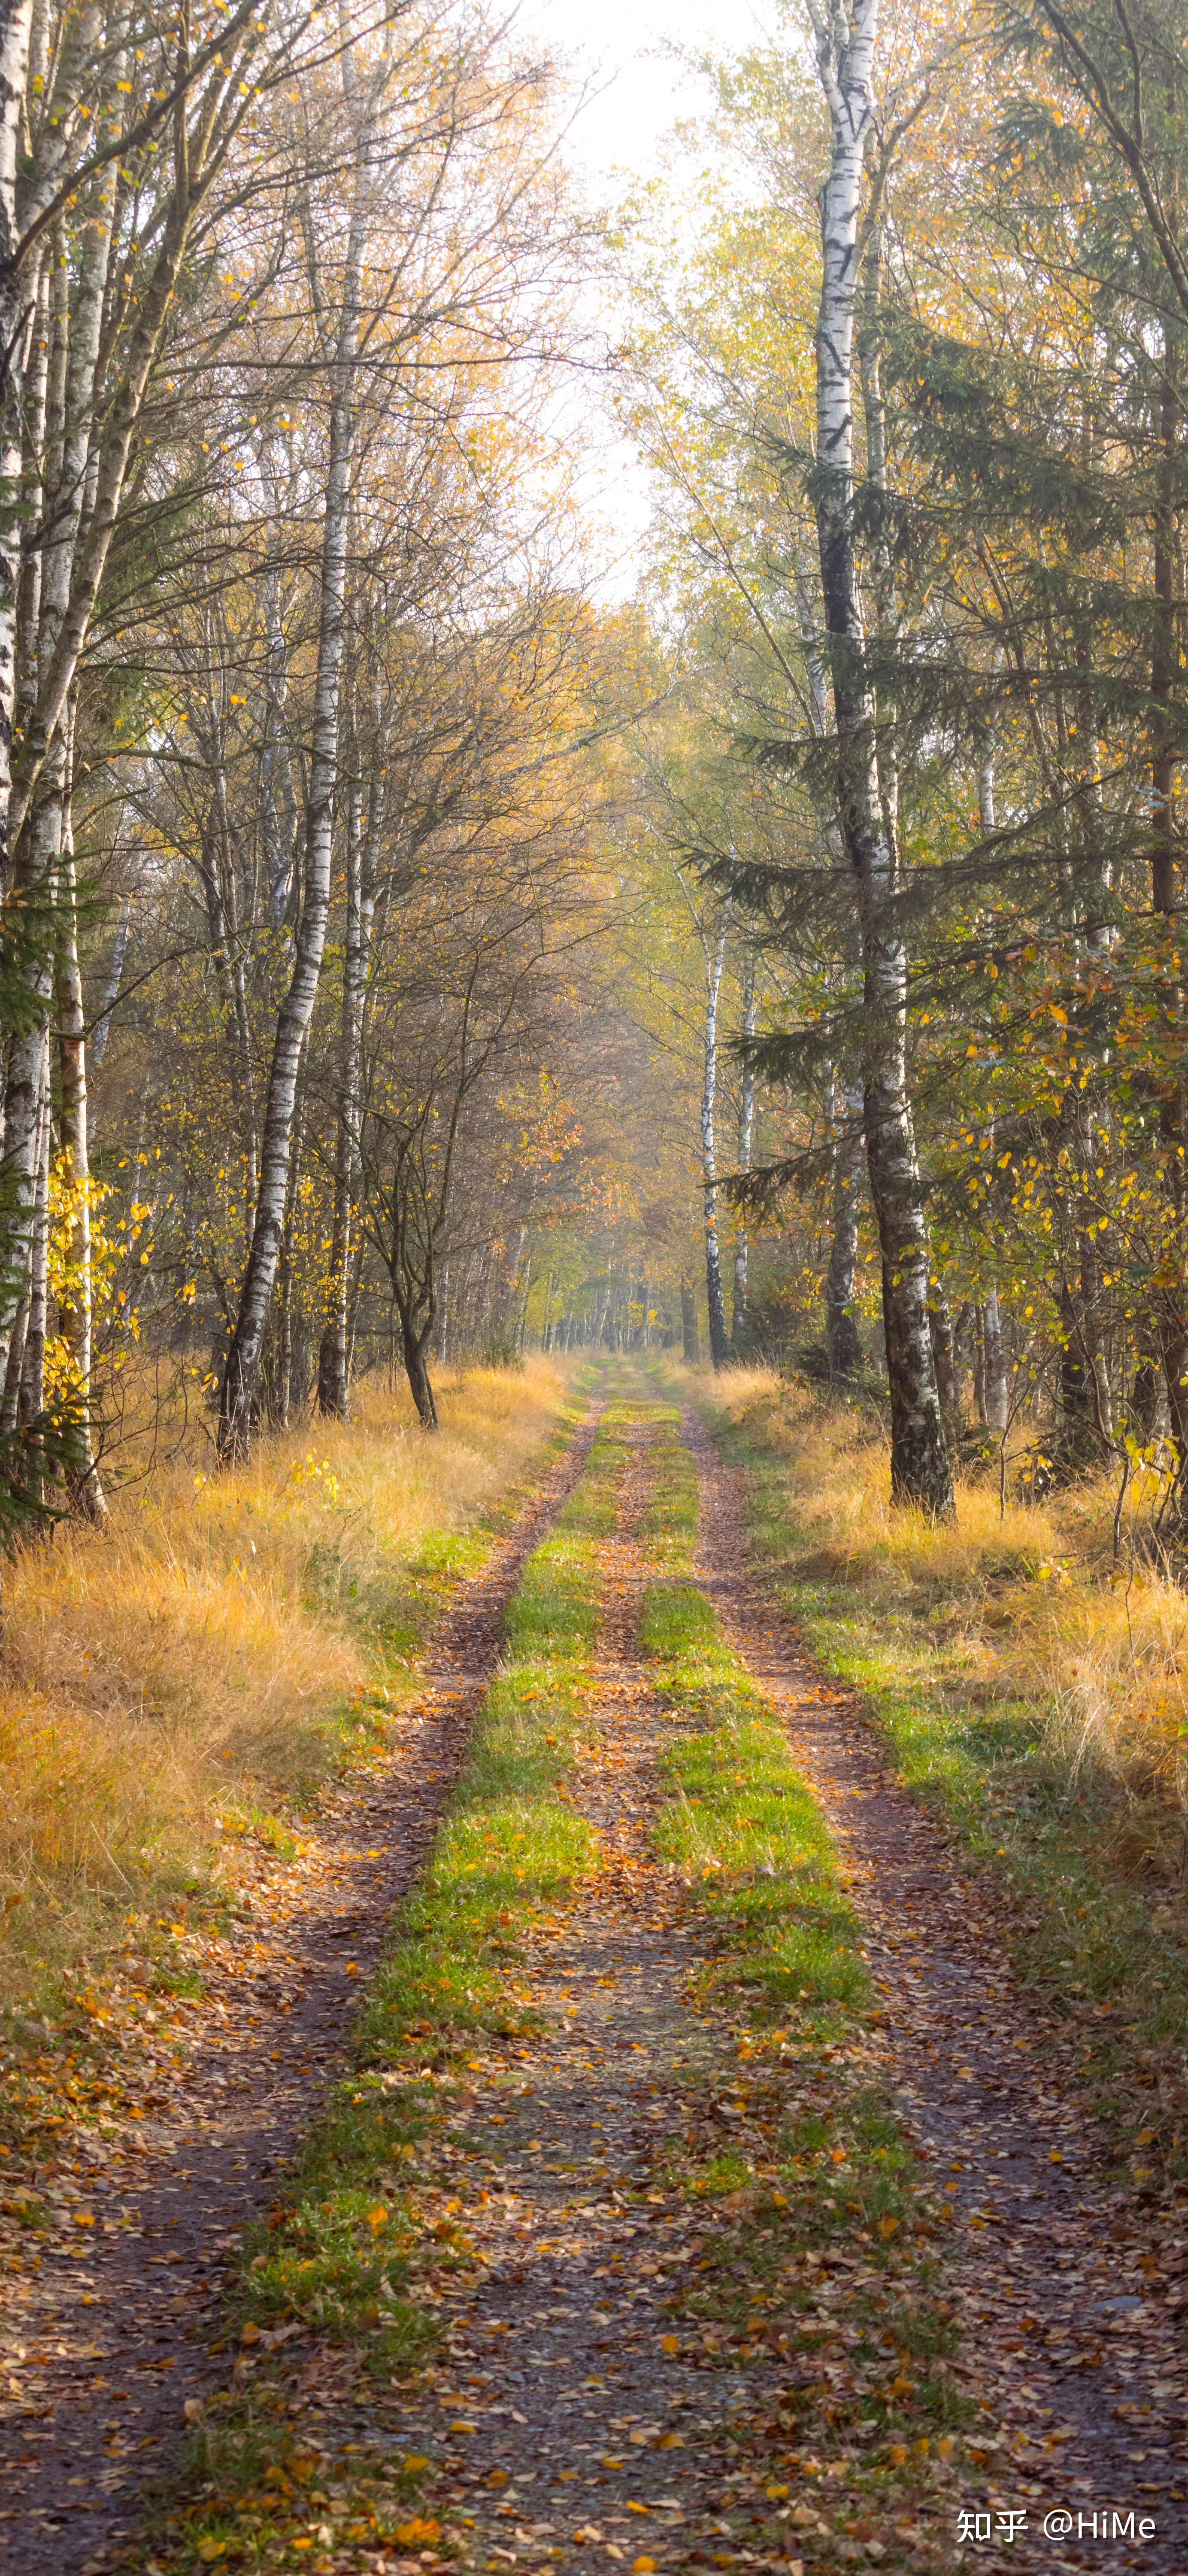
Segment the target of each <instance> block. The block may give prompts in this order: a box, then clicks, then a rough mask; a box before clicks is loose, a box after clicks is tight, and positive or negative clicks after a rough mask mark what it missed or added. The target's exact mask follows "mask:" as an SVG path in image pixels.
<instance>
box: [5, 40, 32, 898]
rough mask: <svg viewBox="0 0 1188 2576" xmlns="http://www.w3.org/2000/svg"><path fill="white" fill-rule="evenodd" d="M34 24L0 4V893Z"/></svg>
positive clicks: (17, 551)
mask: <svg viewBox="0 0 1188 2576" xmlns="http://www.w3.org/2000/svg"><path fill="white" fill-rule="evenodd" d="M32 23H33V0H0V891H2V890H3V888H4V887H5V886H6V885H7V883H8V873H9V864H10V853H11V843H10V841H9V837H8V806H9V796H10V791H11V787H12V728H13V712H14V708H15V703H16V653H17V635H16V620H17V595H18V590H19V586H20V576H21V513H20V508H19V503H20V499H21V412H22V393H23V375H24V364H23V359H24V350H23V345H22V344H23V342H24V339H25V336H26V328H27V324H26V300H27V297H28V283H27V280H26V279H25V278H24V277H23V276H22V274H21V268H20V263H19V260H18V256H17V254H18V250H19V246H20V224H19V220H18V215H17V168H18V161H19V156H20V152H21V141H22V136H21V127H22V122H23V118H24V112H25V81H26V75H27V72H28V66H29V36H30V30H31V27H32ZM29 319H32V315H31V314H30V316H29Z"/></svg>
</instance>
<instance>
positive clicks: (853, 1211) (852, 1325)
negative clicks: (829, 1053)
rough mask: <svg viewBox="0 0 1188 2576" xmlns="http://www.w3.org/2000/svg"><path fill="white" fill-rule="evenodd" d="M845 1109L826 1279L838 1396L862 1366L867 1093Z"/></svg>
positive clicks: (828, 1339) (852, 1094)
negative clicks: (859, 1314) (859, 1302)
mask: <svg viewBox="0 0 1188 2576" xmlns="http://www.w3.org/2000/svg"><path fill="white" fill-rule="evenodd" d="M841 1108H842V1125H841V1130H840V1133H838V1132H837V1130H836V1128H835V1133H834V1142H833V1156H832V1159H833V1241H832V1245H831V1247H830V1253H829V1270H828V1273H827V1276H826V1281H825V1348H826V1356H827V1359H828V1363H829V1383H830V1386H831V1387H832V1389H833V1392H834V1394H835V1395H841V1394H844V1392H845V1389H846V1388H847V1386H849V1385H850V1384H851V1383H852V1381H853V1379H854V1378H856V1377H857V1376H858V1374H859V1371H860V1370H861V1367H862V1343H861V1340H860V1338H859V1334H858V1325H857V1322H856V1320H855V1315H854V1292H855V1281H856V1275H857V1269H858V1212H859V1194H860V1190H861V1186H862V1153H863V1141H864V1140H863V1133H862V1094H861V1092H860V1091H846V1092H843V1093H842V1097H841Z"/></svg>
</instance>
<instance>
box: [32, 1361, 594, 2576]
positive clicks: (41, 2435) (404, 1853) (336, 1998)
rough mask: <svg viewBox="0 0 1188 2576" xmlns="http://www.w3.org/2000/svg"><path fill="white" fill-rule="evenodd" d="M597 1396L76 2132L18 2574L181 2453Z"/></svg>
mask: <svg viewBox="0 0 1188 2576" xmlns="http://www.w3.org/2000/svg"><path fill="white" fill-rule="evenodd" d="M600 1412H601V1406H600V1405H598V1404H596V1405H594V1406H593V1407H592V1408H591V1410H590V1411H589V1412H588V1414H587V1415H586V1417H585V1419H584V1420H583V1422H582V1424H581V1426H580V1427H579V1429H578V1430H577V1432H576V1433H575V1434H574V1436H573V1438H572V1439H571V1441H570V1442H569V1444H568V1446H567V1448H566V1450H565V1452H564V1454H563V1455H562V1456H561V1458H560V1459H559V1460H558V1461H557V1462H556V1464H555V1465H554V1466H553V1467H552V1468H551V1470H550V1471H549V1472H548V1474H547V1475H546V1476H545V1477H544V1479H543V1480H542V1482H541V1484H540V1485H539V1487H538V1488H537V1489H536V1490H535V1491H534V1492H533V1494H532V1495H531V1496H530V1497H529V1499H528V1501H527V1502H526V1503H525V1505H524V1506H523V1508H522V1510H521V1512H520V1513H519V1515H518V1517H517V1519H516V1521H515V1523H514V1525H513V1527H512V1528H511V1529H510V1530H509V1531H508V1532H507V1534H506V1535H505V1536H503V1537H502V1538H500V1539H498V1540H497V1541H496V1543H495V1545H494V1547H493V1549H492V1551H491V1554H490V1557H489V1558H488V1560H487V1563H486V1565H485V1567H484V1568H483V1570H482V1571H481V1572H480V1573H479V1574H478V1575H476V1576H474V1577H473V1578H472V1579H470V1580H468V1581H465V1582H463V1584H462V1585H461V1586H460V1588H459V1591H458V1593H457V1594H456V1595H455V1598H454V1600H453V1602H452V1604H451V1606H450V1608H449V1610H448V1611H447V1614H446V1617H445V1619H444V1621H443V1624H442V1627H441V1630H440V1632H439V1635H438V1637H437V1640H436V1642H435V1645H434V1646H433V1648H432V1649H431V1652H430V1656H429V1659H428V1664H427V1668H426V1673H425V1683H424V1689H423V1691H422V1692H421V1694H420V1695H419V1697H418V1699H417V1701H416V1702H415V1704H414V1705H413V1706H412V1708H411V1709H410V1710H409V1711H408V1713H407V1715H406V1717H405V1718H404V1720H403V1723H402V1730H401V1735H402V1740H401V1742H400V1743H399V1745H398V1747H397V1749H396V1750H395V1751H394V1753H393V1754H392V1757H391V1759H390V1760H388V1761H386V1762H385V1763H384V1765H383V1767H382V1769H381V1770H378V1771H376V1772H374V1773H372V1774H371V1776H370V1777H369V1778H368V1781H367V1785H366V1787H365V1788H364V1789H362V1790H358V1791H356V1790H350V1789H346V1790H343V1791H341V1792H340V1793H339V1794H338V1795H337V1796H335V1797H333V1798H332V1799H329V1800H327V1801H326V1802H325V1804H324V1805H323V1807H322V1808H321V1810H320V1812H319V1814H318V1817H317V1819H316V1822H315V1824H314V1825H313V1827H312V1829H311V1831H310V1832H309V1834H308V1835H307V1836H306V1838H305V1842H304V1848H303V1853H302V1857H301V1859H300V1860H299V1861H298V1862H297V1863H296V1864H294V1865H293V1866H292V1867H291V1868H289V1869H286V1870H285V1871H284V1872H282V1873H278V1874H277V1877H276V1878H275V1879H274V1880H273V1881H272V1882H271V1885H270V1890H269V1910H268V1913H267V1916H262V1915H261V1913H260V1910H259V1908H257V1912H256V1915H255V1918H254V1919H253V1921H252V1922H251V1923H250V1924H249V1925H245V1926H244V1927H243V1929H242V1935H241V1938H240V1940H239V1942H238V1944H237V1945H235V1947H234V1948H232V1946H231V1945H226V1944H224V1945H222V1946H223V1949H224V1952H225V1954H226V1955H225V1956H224V1957H223V1959H222V1962H221V1973H220V1971H219V1970H217V1969H216V1970H214V1971H213V1972H212V1973H211V1975H210V1977H209V1980H208V1984H207V1991H206V1993H205V1994H204V1996H203V1997H202V1999H201V2001H200V2002H199V2003H198V2004H197V2005H195V2006H192V2007H190V2008H189V2009H188V2010H187V2011H186V2013H185V2016H184V2019H185V2025H186V2027H185V2040H184V2046H185V2050H186V2054H185V2059H184V2063H183V2064H181V2065H180V2066H179V2065H178V2063H177V2062H176V2057H175V2055H174V2052H175V2051H176V2048H177V2044H178V2038H179V2033H178V2032H177V2031H167V2032H164V2033H163V2034H162V2041H161V2051H160V2059H159V2066H158V2079H157V2080H158V2086H159V2090H158V2092H157V2094H156V2096H155V2097H154V2096H153V2095H152V2094H150V2095H149V2097H148V2108H149V2111H150V2113H151V2116H146V2117H143V2118H142V2119H141V2120H140V2122H139V2124H138V2126H137V2127H136V2129H135V2130H132V2129H129V2130H128V2131H127V2132H126V2133H125V2134H124V2136H123V2137H122V2138H119V2139H118V2140H117V2141H116V2142H115V2143H114V2144H113V2143H112V2142H111V2141H107V2142H106V2143H104V2144H102V2145H101V2144H100V2142H98V2141H97V2140H95V2139H94V2138H93V2137H89V2136H88V2133H87V2132H85V2131H82V2132H80V2133H79V2134H78V2137H77V2139H76V2140H75V2141H73V2142H72V2143H73V2150H74V2155H75V2164H74V2180H73V2182H72V2186H71V2189H72V2196H71V2198H70V2199H69V2200H67V2199H66V2198H65V2196H64V2195H62V2194H59V2195H58V2196H57V2206H56V2209H55V2226H54V2233H53V2238H52V2241H51V2243H50V2244H49V2245H47V2247H46V2249H45V2251H44V2253H43V2255H42V2257H41V2260H40V2263H39V2264H38V2265H37V2267H36V2268H35V2269H34V2268H31V2269H30V2270H28V2271H26V2272H25V2274H24V2275H23V2277H19V2278H15V2279H14V2278H10V2279H9V2280H8V2281H7V2283H6V2285H5V2292H4V2300H3V2306H4V2310H5V2357H6V2360H7V2362H8V2365H9V2377H8V2383H7V2389H6V2390H3V2391H0V2569H3V2570H6V2571H12V2576H42V2571H44V2576H51V2571H52V2576H74V2571H76V2570H80V2569H82V2568H84V2567H88V2566H94V2567H96V2568H98V2567H99V2566H102V2565H106V2564H107V2563H109V2560H110V2559H111V2557H112V2556H113V2555H115V2554H117V2553H121V2552H122V2549H123V2545H124V2544H125V2542H126V2541H127V2539H128V2537H129V2535H130V2534H131V2533H133V2532H134V2531H135V2528H136V2524H137V2519H138V2516H137V2506H138V2501H139V2495H140V2492H141V2490H142V2488H143V2487H144V2485H145V2484H146V2483H147V2482H148V2481H150V2480H153V2479H156V2478H157V2477H159V2476H160V2475H161V2473H162V2471H164V2470H166V2469H167V2468H168V2466H169V2463H170V2460H171V2458H172V2457H173V2456H175V2455H176V2453H177V2451H178V2448H179V2445H180V2442H181V2438H182V2435H183V2433H184V2430H185V2422H186V2418H185V2405H186V2400H187V2399H190V2400H194V2399H196V2398H198V2397H199V2395H200V2393H201V2391H202V2389H203V2386H204V2383H205V2382H206V2381H207V2380H208V2378H209V2374H210V2367H211V2364H210V2358H209V2353H210V2345H209V2340H208V2338H209V2336H210V2335H211V2333H212V2332H214V2333H216V2334H217V2329H218V2318H219V2311H220V2302H221V2296H222V2282H221V2279H220V2275H221V2273H222V2272H223V2271H224V2270H225V2269H227V2268H230V2267H231V2266H232V2265H233V2263H234V2257H235V2250H236V2248H237V2246H238V2243H239V2239H240V2235H241V2233H242V2230H243V2228H244V2226H245V2224H247V2222H248V2221H249V2220H251V2219H252V2218H253V2217H255V2216H256V2215H257V2214H259V2212H260V2211H261V2210H262V2209H264V2208H265V2207H266V2206H267V2204H268V2200H269V2198H270V2195H271V2193H272V2192H274V2190H275V2184H270V2181H269V2177H270V2176H272V2175H274V2174H275V2173H276V2171H277V2169H278V2167H281V2166H283V2165H284V2164H285V2163H287V2161H288V2160H289V2158H290V2157H291V2155H292V2153H293V2151H294V2148H295V2147H296V2145H297V2144H298V2142H299V2140H300V2138H301V2136H302V2134H303V2132H304V2131H305V2129H306V2127H307V2126H308V2124H309V2122H310V2120H311V2118H313V2117H314V2116H315V2114H316V2111H317V2107H318V2103H319V2101H320V2099H321V2097H322V2095H323V2093H324V2091H325V2088H326V2085H327V2083H328V2081H329V2080H330V2079H331V2078H332V2076H333V2074H334V2072H335V2069H336V2067H337V2065H338V2064H339V2063H340V2062H341V2059H342V2056H343V2052H344V2050H345V2048H346V2047H347V2045H348V2043H349V2038H350V2032H351V2026H352V2022H353V2018H354V2006H355V2003H356V2001H357V1999H358V1997H359V1995H360V1993H361V1992H362V1991H363V1989H364V1987H365V1985H366V1981H367V1976H368V1973H369V1971H370V1969H371V1968H372V1967H373V1965H374V1962H375V1960H376V1957H377V1954H378V1952H379V1950H380V1947H381V1944H382V1941H383V1938H384V1935H385V1932H386V1930H387V1927H388V1924H389V1922H390V1918H391V1914H392V1909H393V1906H394V1905H395V1904H396V1903H397V1901H398V1900H399V1898H400V1897H401V1896H402V1895H403V1894H404V1892H405V1890H406V1889H407V1887H408V1886H409V1884H410V1881H411V1880H412V1879H413V1877H414V1876H415V1874H416V1872H417V1870H418V1868H419V1867H420V1864H421V1862H422V1860H423V1858H424V1855H425V1853H426V1851H427V1850H428V1849H429V1847H430V1845H431V1843H432V1839H433V1835H434V1832H435V1829H436V1826H437V1821H438V1818H439V1815H440V1813H441V1810H442V1807H443V1806H444V1804H445V1801H446V1799H447V1798H448V1796H449V1793H450V1789H451V1786H452V1784H453V1781H454V1779H455V1777H456V1774H457V1771H458V1767H459V1764H460V1762H461V1761H462V1759H463V1758H464V1755H465V1751H466V1746H467V1742H468V1738H469V1734H470V1729H471V1724H472V1720H473V1716H474V1711H475V1708H476V1706H477V1704H478V1702H479V1700H480V1699H481V1697H482V1694H483V1692H484V1690H485V1688H486V1686H487V1684H488V1682H489V1681H490V1678H491V1674H492V1671H493V1669H494V1666H495V1663H496V1659H497V1657H498V1654H499V1651H500V1646H501V1642H502V1626H501V1621H502V1614H503V1610H504V1608H505V1605H506V1603H507V1601H508V1599H509V1597H510V1595H511V1593H512V1592H513V1591H514V1589H515V1586H516V1583H517V1581H518V1580H519V1576H520V1573H521V1570H522V1568H523V1565H524V1562H525V1559H526V1557H527V1556H528V1555H529V1553H530V1552H531V1550H532V1549H533V1548H534V1547H535V1546H537V1545H538V1544H539V1542H540V1540H541V1538H542V1537H543V1536H545V1535H546V1533H547V1531H548V1529H549V1527H550V1526H551V1524H552V1522H553V1521H554V1520H555V1518H556V1515H557V1513H558V1511H559V1510H560V1509H561V1506H562V1504H563V1503H564V1502H565V1500H566V1498H567V1496H568V1495H569V1494H570V1492H571V1491H572V1489H573V1487H574V1485H575V1484H576V1483H577V1481H578V1479H579V1477H580V1475H581V1472H582V1469H583V1467H584V1465H585V1461H586V1458H587V1456H588V1454H589V1451H590V1448H591V1445H592V1442H593V1440H594V1437H595V1432H596V1429H597V1423H598V1418H599V1415H600ZM164 2011H165V2008H164V2007H163V2008H162V2012H163V2015H164ZM178 2018H179V2022H180V2021H181V2019H182V2016H181V2013H180V2011H179V2016H178ZM84 2168H85V2169H84ZM216 2348H217V2346H216ZM18 2373H19V2376H18ZM123 2563H128V2562H127V2561H126V2560H124V2561H123Z"/></svg>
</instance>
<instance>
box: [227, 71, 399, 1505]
mask: <svg viewBox="0 0 1188 2576" xmlns="http://www.w3.org/2000/svg"><path fill="white" fill-rule="evenodd" d="M344 78H345V79H346V80H347V84H348V101H350V94H351V89H352V87H353V84H352V83H351V82H350V79H349V74H348V73H347V72H346V69H345V62H344ZM377 103H378V90H377V89H373V92H372V107H373V108H374V105H375V104H377ZM371 123H372V119H371V117H370V116H368V117H367V118H357V121H356V141H355V151H354V156H353V160H354V167H353V186H352V199H351V212H350V219H349V228H348V236H347V243H346V250H345V257H344V263H343V277H342V291H341V292H342V302H341V313H340V317H339V323H338V329H337V332H336V334H335V338H334V341H333V344H332V347H331V350H330V351H329V352H328V356H329V374H330V419H329V451H328V458H327V472H326V499H325V520H324V525H323V537H322V551H321V564H320V576H319V578H320V595H321V605H320V616H319V622H318V650H317V668H316V674H315V681H314V693H313V723H312V727H311V744H310V774H309V801H308V805H307V808H306V826H305V864H304V874H303V894H302V905H301V920H300V924H299V926H298V931H297V937H296V942H295V947H294V957H293V971H292V975H291V977H290V981H289V987H288V991H287V992H286V994H285V997H284V1000H283V1001H282V1003H281V1007H280V1011H279V1013H278V1016H277V1025H276V1035H275V1038H274V1041H273V1049H272V1062H271V1065H270V1067H269V1074H268V1091H267V1097H266V1100H265V1105H264V1119H263V1133H262V1139H261V1148H260V1181H259V1189H258V1192H257V1197H256V1215H255V1223H254V1225H253V1228H252V1240H251V1246H250V1249H249V1252H248V1257H247V1264H246V1268H245V1272H244V1280H243V1287H242V1291H241V1294H240V1301H239V1311H238V1314H237V1316H236V1321H235V1330H234V1333H233V1334H232V1337H231V1346H230V1349H229V1351H228V1353H227V1360H226V1365H225V1368H224V1371H223V1384H222V1391H221V1400H220V1408H219V1440H218V1454H219V1458H220V1460H221V1462H222V1463H223V1464H224V1465H226V1464H229V1463H230V1462H231V1461H232V1460H233V1459H236V1458H240V1457H246V1455H247V1452H248V1449H249V1447H250V1442H251V1426H252V1414H253V1407H254V1404H255V1398H256V1386H257V1381H258V1378H259V1371H260V1354H261V1351H262V1349H263V1344H264V1330H265V1326H266V1324H267V1321H268V1309H269V1305H270V1303H271V1300H272V1291H273V1288H274V1285H275V1282H276V1273H277V1264H278V1261H279V1259H280V1248H281V1236H282V1232H283V1229H284V1221H285V1206H286V1201H287V1198H288V1186H289V1164H290V1159H291V1155H292V1141H293V1112H294V1108H295V1105H296V1099H297V1076H298V1071H299V1068H300V1063H301V1054H302V1049H303V1047H304V1044H305V1038H306V1033H307V1031H308V1029H309V1025H310V1021H311V1019H312V1017H313V1007H314V1001H315V999H316V996H317V989H318V983H319V979H320V976H321V971H322V957H323V952H324V950H325V945H326V922H327V916H328V913H329V907H330V869H331V858H332V853H333V839H334V801H335V794H336V790H337V785H338V766H339V699H340V695H341V688H342V664H343V650H344V644H345V636H346V571H347V541H348V534H349V527H350V498H351V467H352V458H353V443H354V396H355V374H356V365H357V360H358V354H359V342H360V289H361V279H362V271H363V259H364V251H365V246H366V210H367V186H366V172H367V165H368V160H369V157H370V149H371V131H370V129H371Z"/></svg>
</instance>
